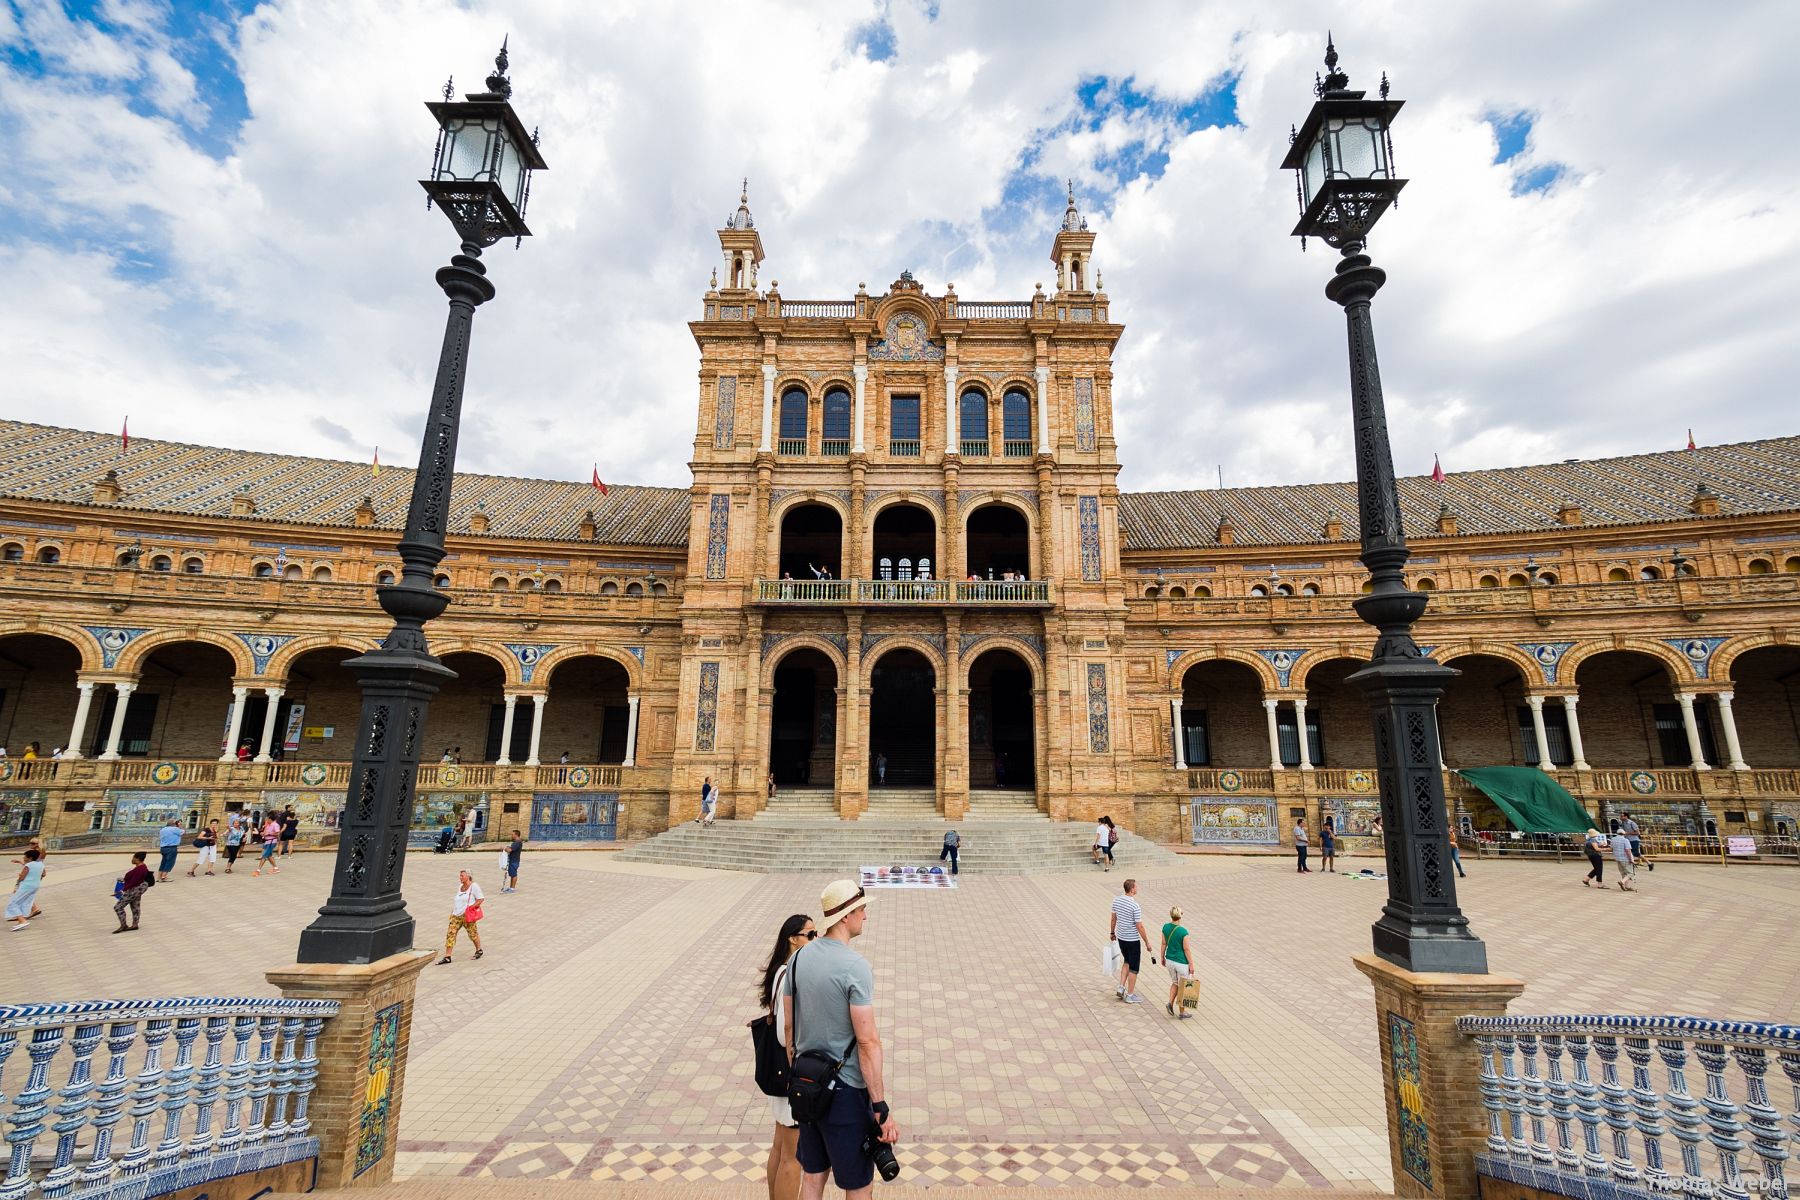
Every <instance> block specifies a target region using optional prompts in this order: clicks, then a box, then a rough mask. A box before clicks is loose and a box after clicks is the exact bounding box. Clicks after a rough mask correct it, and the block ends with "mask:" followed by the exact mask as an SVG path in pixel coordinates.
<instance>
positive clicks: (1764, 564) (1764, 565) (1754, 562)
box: [1750, 558, 1775, 575]
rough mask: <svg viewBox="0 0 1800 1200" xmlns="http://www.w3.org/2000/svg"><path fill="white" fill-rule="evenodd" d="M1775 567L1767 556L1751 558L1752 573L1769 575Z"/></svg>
mask: <svg viewBox="0 0 1800 1200" xmlns="http://www.w3.org/2000/svg"><path fill="white" fill-rule="evenodd" d="M1774 569H1775V565H1774V564H1773V563H1771V562H1770V561H1769V560H1768V559H1766V558H1753V559H1751V560H1750V574H1752V575H1767V574H1768V573H1769V572H1770V571H1773V570H1774Z"/></svg>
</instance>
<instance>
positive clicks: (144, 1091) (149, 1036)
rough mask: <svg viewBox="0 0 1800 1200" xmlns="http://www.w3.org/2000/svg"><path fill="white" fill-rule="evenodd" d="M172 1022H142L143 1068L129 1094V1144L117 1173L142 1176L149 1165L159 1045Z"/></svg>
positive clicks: (159, 1078)
mask: <svg viewBox="0 0 1800 1200" xmlns="http://www.w3.org/2000/svg"><path fill="white" fill-rule="evenodd" d="M174 1024H175V1022H174V1021H172V1020H168V1019H166V1018H164V1019H156V1020H149V1021H145V1022H144V1067H143V1069H142V1070H141V1071H139V1072H138V1073H137V1091H135V1092H134V1093H132V1097H131V1145H130V1146H128V1147H126V1149H125V1154H124V1156H123V1157H122V1158H120V1159H119V1173H120V1174H121V1175H124V1176H127V1177H130V1176H132V1175H142V1174H143V1173H144V1172H145V1171H146V1170H148V1169H149V1167H150V1118H151V1117H152V1116H153V1115H154V1114H155V1112H156V1106H157V1103H158V1102H159V1101H160V1100H161V1099H162V1082H163V1069H162V1045H163V1043H164V1042H166V1041H168V1040H169V1032H170V1030H171V1029H172V1028H173V1026H174Z"/></svg>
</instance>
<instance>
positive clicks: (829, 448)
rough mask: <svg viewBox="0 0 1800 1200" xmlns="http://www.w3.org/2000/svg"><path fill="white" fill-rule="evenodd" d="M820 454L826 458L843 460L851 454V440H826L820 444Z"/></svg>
mask: <svg viewBox="0 0 1800 1200" xmlns="http://www.w3.org/2000/svg"><path fill="white" fill-rule="evenodd" d="M819 453H820V454H822V455H824V456H825V457H826V458H843V457H844V456H845V455H847V454H849V453H850V439H849V438H825V439H824V440H823V441H821V442H820V443H819Z"/></svg>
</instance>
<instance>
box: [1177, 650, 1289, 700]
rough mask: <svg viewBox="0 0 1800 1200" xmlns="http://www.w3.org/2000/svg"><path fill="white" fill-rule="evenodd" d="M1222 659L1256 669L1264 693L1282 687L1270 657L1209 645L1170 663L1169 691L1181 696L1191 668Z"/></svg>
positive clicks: (1190, 651) (1191, 651) (1186, 653)
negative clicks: (1184, 679) (1185, 679)
mask: <svg viewBox="0 0 1800 1200" xmlns="http://www.w3.org/2000/svg"><path fill="white" fill-rule="evenodd" d="M1220 660H1223V661H1226V662H1235V663H1242V664H1243V665H1244V666H1246V667H1249V668H1250V669H1251V670H1252V671H1255V672H1256V679H1257V682H1258V683H1260V684H1262V690H1263V694H1264V695H1267V694H1269V693H1270V692H1274V691H1278V690H1279V689H1280V684H1279V682H1278V681H1277V679H1276V676H1275V668H1274V667H1272V666H1270V665H1269V660H1268V659H1266V658H1263V657H1262V656H1261V655H1258V654H1252V653H1250V652H1249V651H1248V650H1238V649H1235V648H1232V647H1219V648H1213V647H1210V646H1209V647H1207V648H1205V649H1202V650H1188V651H1186V652H1184V653H1183V654H1182V655H1181V657H1180V658H1177V659H1176V660H1175V661H1174V662H1172V663H1170V664H1169V680H1168V683H1169V691H1170V692H1171V693H1172V694H1174V695H1177V696H1179V695H1180V694H1181V681H1182V679H1183V678H1184V677H1185V676H1186V675H1187V673H1188V670H1189V669H1190V668H1192V667H1196V666H1198V665H1200V664H1201V663H1203V662H1216V661H1220ZM1295 670H1296V671H1298V670H1299V663H1296V664H1295ZM1292 678H1293V676H1292V675H1290V676H1289V679H1290V680H1291V679H1292ZM1290 686H1291V687H1298V686H1300V685H1299V684H1298V683H1293V684H1290Z"/></svg>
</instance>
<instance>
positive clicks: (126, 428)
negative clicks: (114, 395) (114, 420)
mask: <svg viewBox="0 0 1800 1200" xmlns="http://www.w3.org/2000/svg"><path fill="white" fill-rule="evenodd" d="M119 453H120V454H130V453H131V418H130V417H129V416H127V417H126V418H125V424H123V425H121V426H119Z"/></svg>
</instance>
